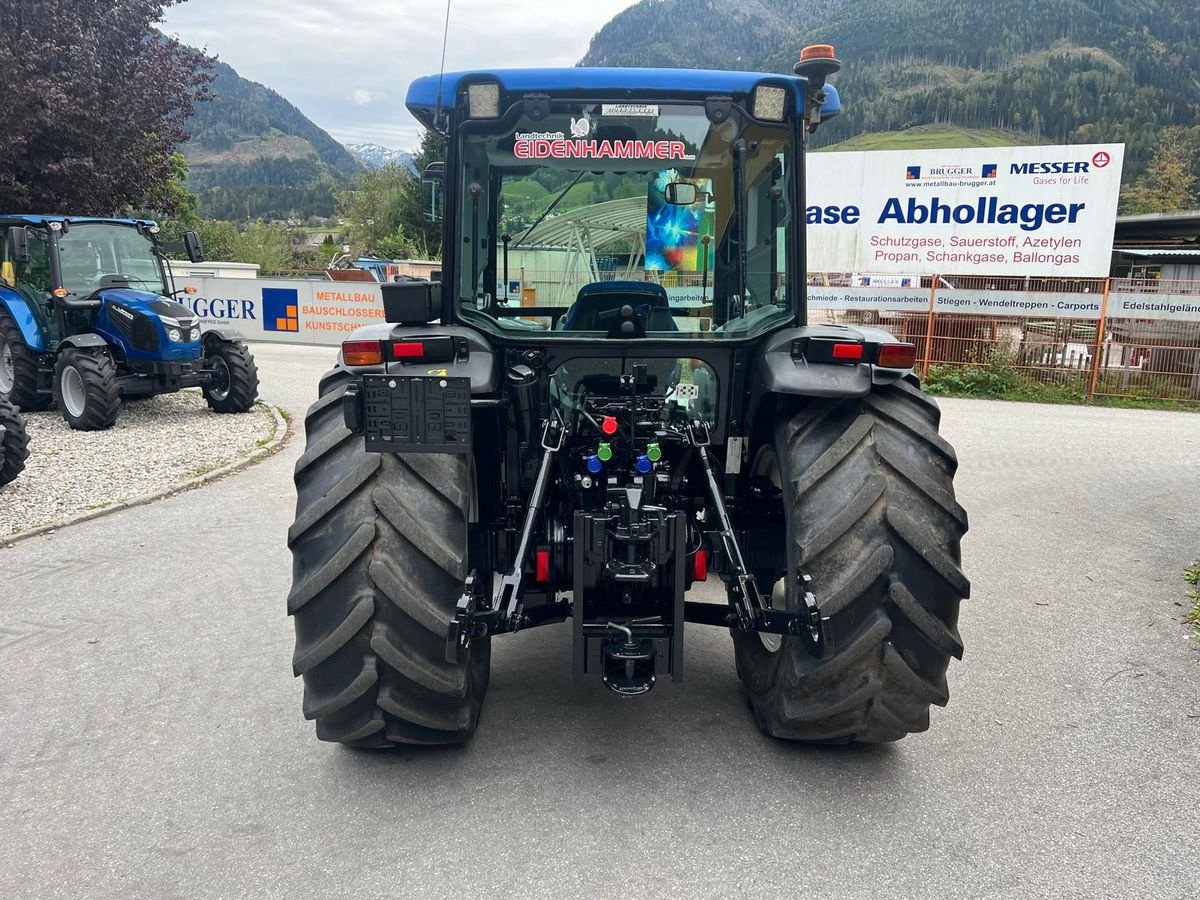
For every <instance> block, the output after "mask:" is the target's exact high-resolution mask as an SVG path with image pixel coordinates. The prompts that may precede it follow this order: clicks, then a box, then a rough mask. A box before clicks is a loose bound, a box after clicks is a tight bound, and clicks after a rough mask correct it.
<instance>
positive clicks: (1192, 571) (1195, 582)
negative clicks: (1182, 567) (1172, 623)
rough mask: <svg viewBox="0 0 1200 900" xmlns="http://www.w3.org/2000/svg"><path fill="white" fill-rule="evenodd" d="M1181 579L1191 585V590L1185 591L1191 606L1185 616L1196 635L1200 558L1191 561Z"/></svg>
mask: <svg viewBox="0 0 1200 900" xmlns="http://www.w3.org/2000/svg"><path fill="white" fill-rule="evenodd" d="M1183 580H1184V581H1186V582H1187V583H1188V584H1190V585H1191V586H1192V588H1191V590H1189V591H1188V593H1187V597H1188V600H1189V601H1191V604H1192V607H1191V609H1189V610H1188V612H1187V616H1186V617H1185V618H1186V619H1187V622H1188V624H1189V625H1191V626H1192V628H1193V629H1194V630H1195V632H1196V634H1197V636H1200V559H1197V560H1196V561H1195V562H1194V563H1192V565H1191V568H1189V569H1187V570H1186V571H1185V572H1184V573H1183Z"/></svg>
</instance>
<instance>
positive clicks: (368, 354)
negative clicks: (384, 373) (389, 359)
mask: <svg viewBox="0 0 1200 900" xmlns="http://www.w3.org/2000/svg"><path fill="white" fill-rule="evenodd" d="M342 362H343V363H345V364H346V365H347V366H378V365H380V364H381V363H382V362H383V341H345V342H343V344H342Z"/></svg>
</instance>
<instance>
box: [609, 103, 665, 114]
mask: <svg viewBox="0 0 1200 900" xmlns="http://www.w3.org/2000/svg"><path fill="white" fill-rule="evenodd" d="M603 114H604V115H606V116H643V117H652V118H657V117H658V105H657V104H654V103H605V104H604V106H603Z"/></svg>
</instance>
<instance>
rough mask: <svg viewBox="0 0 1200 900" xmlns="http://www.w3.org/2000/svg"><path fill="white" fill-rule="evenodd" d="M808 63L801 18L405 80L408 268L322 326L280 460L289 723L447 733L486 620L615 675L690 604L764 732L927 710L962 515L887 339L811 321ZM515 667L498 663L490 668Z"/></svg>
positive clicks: (897, 728) (646, 676)
mask: <svg viewBox="0 0 1200 900" xmlns="http://www.w3.org/2000/svg"><path fill="white" fill-rule="evenodd" d="M840 65H841V64H840V62H839V61H838V60H837V58H836V57H835V56H834V52H833V48H832V47H829V46H827V45H816V46H813V47H808V48H805V50H804V51H803V53H802V54H801V59H800V62H799V63H798V64H797V66H796V68H795V75H781V74H778V73H770V72H764V73H754V72H713V71H701V70H685V69H653V70H651V69H603V68H594V69H593V68H581V69H567V70H555V69H516V70H481V71H475V72H459V73H453V72H447V73H445V74H444V75H434V76H432V77H428V78H422V79H420V80H418V81H416V82H415V83H414V84H413V85H412V87H411V88H410V90H409V94H408V108H409V110H410V111H411V112H412V113H413V115H414V116H416V117H417V119H419V120H420V121H421V122H422V123H424V124H425V125H426V126H427V127H429V128H431V129H434V130H436V131H437V132H439V133H440V134H442V135H443V136H444V137H445V140H446V162H445V165H444V166H443V167H440V168H431V169H430V170H429V171H427V172H426V173H425V174H426V177H425V179H423V180H424V184H425V190H426V191H427V192H428V193H427V195H426V197H425V198H424V202H423V206H424V209H425V211H426V213H427V214H428V215H429V216H430V218H431V219H434V220H440V221H441V223H442V246H443V257H442V279H441V281H440V283H430V282H409V283H388V284H383V285H381V292H382V294H383V304H384V311H385V314H386V319H387V321H386V322H379V323H377V324H372V325H367V326H364V327H362V328H359V329H358V330H357V331H355V332H353V333H352V334H350V335H348V336H347V340H346V341H345V343H343V345H342V353H341V357H340V359H339V360H338V364H337V365H336V366H335V368H334V369H333V371H331V372H329V373H328V374H327V375H326V376H325V377H324V378H322V379H321V382H320V385H319V388H318V392H319V394H320V399H319V400H318V401H317V402H316V403H315V404H314V405H313V406H312V408H311V409H310V410H309V412H308V416H307V419H306V421H305V433H306V436H307V441H308V450H307V452H306V453H305V454H304V456H303V457H302V458H301V460H300V462H299V463H298V464H297V467H296V489H297V515H296V521H295V524H294V525H293V526H292V528H291V531H290V532H289V545H290V547H291V550H292V559H293V582H292V590H291V593H290V595H289V596H288V611H289V612H290V614H291V615H292V616H293V620H294V623H295V629H296V651H295V655H294V657H293V660H292V663H293V669H294V671H295V673H296V674H297V675H298V676H300V677H302V678H303V679H304V706H303V709H304V714H305V716H307V717H308V718H309V719H312V720H314V721H315V723H316V732H317V736H318V737H319V738H321V739H323V740H327V741H336V742H340V743H344V744H348V745H351V746H355V747H374V748H388V747H396V746H401V745H408V746H426V745H431V744H448V743H461V742H463V741H466V740H468V739H469V738H470V737H471V735H472V734H473V733H474V731H475V727H476V724H477V723H478V721H479V713H480V708H481V705H482V702H483V697H484V693H485V691H486V690H487V685H488V672H489V665H490V658H491V645H492V639H493V638H495V639H497V640H503V639H504V636H506V635H511V634H513V633H514V632H517V631H523V630H526V629H529V628H535V627H541V626H546V625H550V624H551V623H557V622H568V621H569V622H570V625H569V626H566V627H563V628H561V629H559V630H558V631H557V632H556V637H558V638H559V639H561V640H563V641H564V642H568V643H569V645H570V653H569V658H570V660H571V663H570V670H571V673H572V675H573V676H574V677H577V678H580V679H582V678H585V677H589V676H594V677H596V678H597V680H598V681H599V682H601V683H603V684H604V686H605V687H606V688H608V689H609V690H610V691H612V692H613V693H614V694H616V695H619V696H620V697H624V698H629V697H636V696H640V695H644V694H646V693H647V692H649V691H650V690H651V689H652V688H653V687H654V685H655V684H656V683H660V682H662V681H663V680H665V679H666V677H668V676H669V678H670V679H671V680H673V681H677V680H679V679H680V678H682V677H683V674H684V669H685V661H686V665H687V666H688V667H690V666H692V665H694V664H695V662H696V661H697V660H699V659H700V658H701V657H702V655H704V654H707V653H709V652H711V649H712V647H713V645H712V643H711V642H709V641H704V642H701V643H696V640H697V639H696V637H695V635H696V633H697V632H699V631H700V630H702V629H704V628H717V629H721V630H724V631H725V632H726V633H727V634H729V635H730V637H731V639H732V643H733V656H734V661H735V666H736V671H737V673H738V676H739V677H740V678H741V682H742V686H743V689H744V690H745V693H746V696H747V698H748V699H749V701H750V705H751V707H752V709H753V711H754V716H755V719H756V720H757V723H758V725H759V727H760V728H761V729H762V730H763V731H765V732H766V733H768V734H771V735H774V736H776V737H780V738H785V739H790V740H802V741H813V742H819V743H845V742H849V741H861V742H866V743H877V742H882V741H894V740H897V739H899V738H901V737H903V736H904V735H906V734H909V733H911V732H916V731H923V730H925V729H926V728H927V727H928V726H929V707H930V705H931V704H944V703H946V701H947V699H948V697H949V694H948V689H947V686H946V672H947V668H948V666H949V662H950V659H951V658H952V657H957V656H960V655H961V653H962V649H963V648H962V642H961V639H960V638H959V635H958V630H957V620H958V608H959V601H960V600H961V599H962V598H963V597H965V596H967V594H968V592H969V587H970V586H969V583H968V581H967V579H966V577H965V576H964V575H963V573H962V569H961V557H960V552H959V541H960V538H961V537H962V535H963V533H964V532H965V531H966V527H967V516H966V513H965V512H964V511H963V509H962V507H961V506H959V504H958V503H957V501H956V500H955V499H954V472H955V468H956V465H957V462H956V458H955V455H954V451H953V449H951V447H950V445H949V444H948V443H947V442H946V440H945V438H943V437H941V436H940V435H939V433H938V420H939V412H938V409H937V406H936V404H935V403H934V401H933V400H932V399H931V398H929V397H927V396H926V395H925V394H923V393H922V392H921V390H920V385H919V382H918V379H917V378H916V376H915V374H914V373H913V371H912V369H913V364H914V362H915V359H916V347H915V346H913V345H912V344H911V343H907V342H905V341H902V340H900V339H898V338H897V337H895V336H894V335H892V334H889V333H888V332H886V331H883V330H882V329H879V328H870V327H865V326H860V327H849V326H845V325H829V324H821V323H816V322H811V321H810V320H809V314H808V298H807V290H806V288H807V268H806V260H805V254H804V251H805V238H806V235H805V224H806V219H807V216H806V202H805V192H804V187H805V164H804V159H805V152H806V143H807V135H808V134H809V133H810V132H811V131H813V130H814V129H815V128H816V127H817V126H818V125H820V123H821V121H823V120H825V119H827V118H829V116H831V115H833V114H834V113H836V112H837V110H838V108H839V105H838V101H837V98H836V93H835V91H834V90H833V87H832V86H831V85H829V84H827V83H826V79H827V77H828V76H830V75H832V74H833V73H834V72H836V71H837V70H838V68H840ZM530 197H534V198H537V199H535V200H534V201H531V200H530ZM598 248H603V252H604V254H605V255H606V256H607V257H608V263H607V264H605V265H601V264H600V260H599V258H598V257H597V255H596V252H595V251H596V250H597V249H598ZM581 259H582V260H586V264H579V265H576V264H575V262H574V261H578V260H581ZM517 270H520V271H522V276H521V280H522V282H523V283H528V284H532V285H533V286H534V289H533V290H531V291H530V293H529V295H528V296H526V295H525V294H524V293H522V294H521V295H520V299H519V300H516V301H515V302H511V301H510V291H509V290H508V286H509V284H510V276H511V274H512V272H513V271H517ZM618 273H619V274H618ZM614 276H615V277H614ZM710 578H711V579H712V581H711V582H710V581H709V579H710ZM718 579H719V581H718ZM706 582H708V583H706ZM685 642H686V645H687V647H688V651H687V652H686V653H685V650H684V648H685ZM725 665H726V661H725V659H724V658H721V659H719V660H717V661H714V660H712V659H710V660H709V661H708V662H707V664H706V668H705V669H704V671H705V675H704V677H703V680H704V682H705V683H706V684H708V683H710V682H711V681H712V677H713V676H712V673H714V672H719V671H720V670H721V669H722V668H724V667H725ZM543 668H544V667H543V666H541V665H534V666H531V667H525V668H523V667H522V664H521V663H520V662H513V660H512V658H511V657H510V658H509V659H507V660H506V672H505V678H506V682H507V686H509V687H511V685H513V684H516V683H518V681H519V680H520V679H522V677H524V678H525V679H527V680H529V682H530V683H533V682H540V681H541V680H542V679H544V677H545V676H544V671H543ZM733 668H734V667H732V666H731V667H730V669H733ZM732 674H733V672H732V671H731V672H730V675H731V676H732ZM719 690H721V691H724V688H719ZM509 693H510V694H512V693H513V692H512V691H510V692H509ZM580 696H582V695H580ZM508 699H512V697H511V696H510V697H509V698H508ZM583 708H584V709H594V708H595V705H594V700H593V699H589V700H588V701H587V703H586V706H585V707H583ZM659 709H661V707H660V708H659ZM633 715H634V716H635V717H636V719H637V721H640V722H646V721H649V720H650V719H652V718H653V717H654V716H655V715H656V714H655V713H645V712H643V713H642V714H640V715H639V714H636V713H635V714H633Z"/></svg>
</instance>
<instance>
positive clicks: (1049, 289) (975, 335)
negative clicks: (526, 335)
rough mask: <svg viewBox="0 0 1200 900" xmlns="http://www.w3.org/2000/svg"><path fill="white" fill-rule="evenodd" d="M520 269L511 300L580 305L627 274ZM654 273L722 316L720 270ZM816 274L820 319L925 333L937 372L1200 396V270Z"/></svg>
mask: <svg viewBox="0 0 1200 900" xmlns="http://www.w3.org/2000/svg"><path fill="white" fill-rule="evenodd" d="M511 277H512V279H513V281H514V287H515V290H513V291H512V292H511V293H510V302H511V303H514V304H519V303H524V304H526V305H531V306H534V305H545V304H547V303H549V304H550V305H569V304H570V302H571V301H572V300H573V299H574V297H575V293H576V292H577V290H578V288H579V287H581V286H582V285H583V284H585V283H588V282H589V281H592V280H597V279H599V280H604V279H606V278H617V277H620V275H619V273H616V272H605V271H600V272H581V273H578V277H577V278H575V279H573V280H572V279H565V278H564V273H562V272H550V271H534V270H527V269H520V270H514V271H513V272H512V275H511ZM518 279H519V280H518ZM655 279H656V280H657V281H658V282H659V283H660V284H662V285H663V286H664V287H665V288H667V289H668V292H669V293H670V294H671V302H672V305H673V306H676V307H677V308H687V309H688V315H689V316H690V317H692V319H693V321H692V322H690V323H688V324H689V325H690V326H691V327H694V328H698V329H699V330H702V331H703V330H707V328H708V327H711V326H710V322H709V320H708V318H707V317H708V316H711V308H712V307H711V303H712V301H711V297H712V294H713V284H712V279H711V277H705V276H702V275H691V274H686V275H683V274H678V273H660V274H656V275H655ZM576 280H577V281H579V284H578V285H576V284H574V281H576ZM567 281H570V282H571V283H569V284H568V283H565V282H567ZM808 284H809V320H810V321H811V322H829V323H841V324H849V325H855V324H872V325H878V326H880V327H883V328H886V329H888V330H889V331H891V332H892V333H894V334H895V335H896V336H897V337H899V338H901V339H902V340H905V341H910V342H912V343H914V344H916V346H917V352H918V360H919V361H918V369H919V371H920V372H921V373H922V375H923V376H924V377H926V378H928V377H929V376H930V374H931V373H932V374H933V375H934V376H936V377H938V378H946V377H954V376H955V375H956V374H957V375H960V376H962V377H968V376H969V377H971V378H974V379H976V380H979V379H987V378H996V379H1000V380H1002V381H1005V382H1006V383H1011V384H1013V385H1015V386H1017V387H1020V386H1022V385H1025V386H1028V385H1029V383H1031V382H1037V383H1039V384H1043V385H1057V386H1059V387H1061V388H1062V389H1064V390H1065V391H1068V392H1072V393H1076V394H1078V395H1080V396H1083V397H1087V398H1089V399H1090V398H1094V397H1096V396H1110V397H1133V398H1140V399H1152V400H1173V401H1179V402H1183V403H1200V281H1162V280H1156V279H1148V278H1091V279H1080V278H1070V279H1067V278H1060V277H1056V276H1054V275H1053V274H1049V275H1046V276H1042V277H994V276H979V275H933V276H929V275H912V276H903V277H902V276H867V275H859V274H851V273H840V274H839V273H823V274H810V275H809V277H808ZM966 370H970V371H966Z"/></svg>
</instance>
